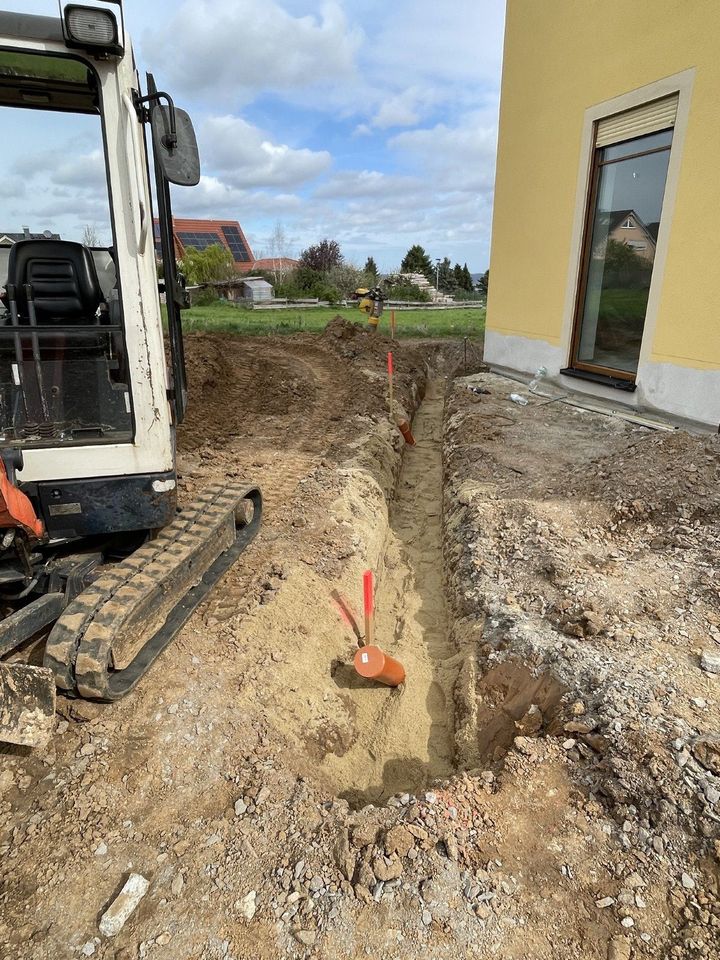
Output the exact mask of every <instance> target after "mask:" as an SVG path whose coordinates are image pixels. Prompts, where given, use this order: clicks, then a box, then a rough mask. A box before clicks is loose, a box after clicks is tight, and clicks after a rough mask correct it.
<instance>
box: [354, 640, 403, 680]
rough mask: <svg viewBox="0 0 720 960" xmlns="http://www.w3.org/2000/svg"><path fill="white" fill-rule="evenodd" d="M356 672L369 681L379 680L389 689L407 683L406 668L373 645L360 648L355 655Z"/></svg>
mask: <svg viewBox="0 0 720 960" xmlns="http://www.w3.org/2000/svg"><path fill="white" fill-rule="evenodd" d="M354 663H355V670H356V671H357V672H358V673H359V674H360V676H361V677H365V678H366V679H367V680H377V681H378V683H384V684H385V685H386V686H388V687H399V686H400V684H401V683H405V668H404V667H403V665H402V664H401V663H400V662H399V661H398V660H395V659H394V658H393V657H390V656H388V654H387V653H383V652H382V650H381V649H380V648H379V647H375V646H373V645H370V646H366V647H360V649H359V650H358V651H357V653H356V654H355V660H354Z"/></svg>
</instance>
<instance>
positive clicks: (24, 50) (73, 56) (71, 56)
mask: <svg viewBox="0 0 720 960" xmlns="http://www.w3.org/2000/svg"><path fill="white" fill-rule="evenodd" d="M1 53H20V54H27V55H32V56H38V57H51V58H54V59H60V60H75V61H77V62H80V63H82V64H83V66H84V67H86V68H87V69H88V71H89V72H90V73H91V74H92V75H93V77H94V79H95V83H96V89H97V98H98V112H97V114H95V113H94V112H93V113H91V112H89V111H81V110H67V109H62V108H58V109H48V108H47V106H45V105H40V104H37V105H36V104H29V103H28V104H26V105H24V106H22V107H13V106H10V105H7V109H9V110H33V111H38V112H43V113H64V114H74V115H77V116H95V115H97V116H98V118H99V120H100V133H101V137H102V147H103V165H104V167H105V184H106V186H107V200H108V212H109V215H110V235H111V238H112V245H111V249H115V250H116V249H117V237H118V232H117V222H116V217H115V198H114V194H113V183H112V177H111V175H110V159H109V141H108V131H107V125H106V122H105V103H104V97H103V85H102V79H101V77H100V74H99V73H98V71H97V70H96V69H95V65H94V64H93V63H92V62H91V61H90V60H89V59H88V58H87V57H84V56H82V55H81V53H80V51H77V52H70V51H68V52H65V51H59V50H52V49H46V50H40V49H36V48H34V47H33V48H28V47H18V46H14V45H12V44H0V54H1ZM3 106H5V105H3ZM103 249H105V248H103ZM115 267H116V275H115V282H116V284H117V291H118V302H119V307H120V324H119V326H120V333H121V335H122V339H123V348H124V350H125V352H126V356H127V362H128V371H127V379H128V382H127V396H128V397H129V401H130V410H129V414H130V431H129V434H130V436H129V439H128V440H120V441H118V439H117V438H116V437H108V438H107V439H106V440H96V441H93V442H92V443H91V444H88V442H87V440H77V441H75V440H70V441H66V442H64V443H63V444H62V449H66V448H70V447H86V446H91V447H92V448H101V447H103V446H112V445H117V444H118V443H120V444H134V443H135V441H136V438H137V421H136V417H135V393H134V390H133V386H134V384H133V377H132V368H131V365H130V358H129V355H128V338H127V324H126V318H125V297H124V294H123V277H122V271H121V270H120V263H119V260H116V261H115ZM48 448H58V443H57V441H56V440H55V441H53V440H48V441H47V442H46V443H43V442H38V443H33V444H32V446H24V445H23V446H22V449H23V450H31V449H32V450H42V449H48Z"/></svg>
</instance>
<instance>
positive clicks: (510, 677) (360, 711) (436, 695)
mask: <svg viewBox="0 0 720 960" xmlns="http://www.w3.org/2000/svg"><path fill="white" fill-rule="evenodd" d="M445 388H446V383H445V381H444V380H441V379H431V380H430V381H428V384H427V389H426V393H425V397H424V399H423V401H422V403H421V404H420V406H419V408H418V410H417V412H416V414H415V417H414V419H413V424H412V429H413V434H414V436H415V439H416V445H415V446H414V447H407V448H406V449H405V452H404V456H403V460H402V465H401V468H400V473H399V476H398V479H397V483H396V485H395V489H394V494H393V496H392V498H391V500H390V502H389V504H388V506H387V530H386V534H385V538H384V542H383V543H382V545H381V547H380V551H379V560H378V564H377V573H378V578H377V592H376V624H375V642H376V643H377V645H378V646H380V647H381V648H382V649H383V650H384V651H385V652H386V653H389V654H390V655H391V656H393V657H394V658H395V659H397V660H400V662H401V663H402V664H403V666H404V667H405V670H406V675H407V680H406V683H405V684H404V685H403V686H402V687H400V688H398V689H397V690H392V689H389V688H387V687H383V686H381V685H379V684H375V683H372V682H370V681H365V680H363V679H361V678H360V677H358V676H357V675H356V674H355V672H354V669H353V667H352V662H351V658H352V652H348V653H347V654H346V655H345V656H344V657H342V658H340V659H339V660H338V661H337V662H336V664H335V666H334V669H333V671H332V672H333V679H334V681H335V683H336V685H337V686H338V687H339V688H340V691H339V692H340V696H341V697H342V699H343V701H344V703H345V706H346V709H347V713H348V715H349V717H350V722H351V727H352V735H351V736H349V737H347V738H346V739H345V741H344V743H343V745H342V748H341V749H336V750H330V751H329V752H328V753H326V755H325V756H324V757H322V760H321V768H322V771H323V773H324V774H325V776H326V777H327V778H328V779H329V780H330V782H331V783H332V785H333V787H334V789H335V792H336V793H337V794H338V795H339V796H341V797H342V798H344V799H346V800H347V801H348V802H349V803H350V805H351V806H352V807H355V808H357V807H362V806H364V805H366V804H369V803H371V804H374V805H380V804H383V803H384V802H386V801H387V800H388V799H389V798H390V797H392V796H393V795H397V794H402V793H406V792H407V793H418V792H420V791H422V790H423V789H426V788H427V787H428V786H429V785H430V784H432V783H434V782H437V781H440V780H444V779H446V778H449V777H450V776H452V774H453V773H455V772H458V771H460V770H480V769H485V768H488V767H491V766H493V765H494V764H497V763H498V762H501V761H502V760H503V758H504V757H505V754H506V753H507V751H508V750H509V749H510V748H511V747H512V744H513V741H514V739H515V737H516V736H518V735H520V734H525V735H530V736H536V735H538V734H539V733H540V732H541V727H543V728H544V729H545V730H547V729H548V724H550V723H551V721H552V718H553V717H554V715H555V713H556V711H557V707H558V704H559V702H560V700H561V698H562V696H563V694H564V693H565V688H564V687H563V686H562V684H560V683H558V682H557V680H556V679H555V678H554V677H552V676H551V675H550V674H549V673H547V672H540V673H539V674H538V673H536V672H535V671H533V670H532V669H530V668H529V667H528V666H527V665H526V664H524V663H523V662H521V661H520V660H518V659H514V658H513V659H507V660H501V661H500V662H488V661H487V660H486V656H485V654H484V653H483V646H484V644H485V643H486V641H487V639H488V637H489V634H487V635H486V630H485V624H484V623H483V622H482V621H481V620H478V619H476V618H473V617H470V618H466V619H464V620H457V619H455V617H456V612H455V611H456V609H457V607H458V604H454V603H453V602H452V599H451V598H452V597H453V596H455V594H457V592H458V590H460V592H461V593H462V591H463V585H462V584H458V583H457V582H454V580H453V571H452V563H453V559H452V558H453V550H454V547H455V546H456V531H455V530H454V522H453V521H454V518H455V514H456V511H457V510H458V509H462V508H459V507H458V504H457V503H455V502H452V501H451V502H450V503H449V502H448V498H447V496H446V494H447V491H445V490H444V469H443V431H444V429H445V427H446V424H445ZM444 501H445V511H446V516H445V517H443V502H444ZM377 521H378V524H380V522H381V519H380V516H378V517H377ZM448 564H450V565H451V566H450V567H448V566H447V565H448ZM455 579H457V578H455ZM453 591H454V592H453ZM490 633H493V630H492V629H491V630H490ZM538 721H540V722H538Z"/></svg>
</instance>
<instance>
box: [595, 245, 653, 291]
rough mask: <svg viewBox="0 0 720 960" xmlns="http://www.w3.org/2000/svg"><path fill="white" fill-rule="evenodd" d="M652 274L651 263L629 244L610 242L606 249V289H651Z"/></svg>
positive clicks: (604, 281)
mask: <svg viewBox="0 0 720 960" xmlns="http://www.w3.org/2000/svg"><path fill="white" fill-rule="evenodd" d="M651 274H652V264H651V263H650V261H649V260H646V259H645V257H642V256H641V255H640V254H639V253H638V252H637V251H636V250H634V249H633V248H632V247H631V246H630V245H629V244H627V243H622V242H621V241H620V240H608V242H607V246H606V248H605V271H604V275H603V286H604V287H630V288H635V289H640V288H642V287H649V286H650V276H651Z"/></svg>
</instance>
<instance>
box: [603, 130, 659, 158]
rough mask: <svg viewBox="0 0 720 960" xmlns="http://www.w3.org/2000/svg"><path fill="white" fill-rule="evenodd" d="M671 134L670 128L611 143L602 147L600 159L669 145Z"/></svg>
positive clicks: (625, 155) (618, 156)
mask: <svg viewBox="0 0 720 960" xmlns="http://www.w3.org/2000/svg"><path fill="white" fill-rule="evenodd" d="M672 134H673V132H672V130H662V131H661V132H660V133H648V134H647V135H646V136H644V137H636V138H635V139H634V140H624V141H623V142H622V143H613V144H611V145H610V146H609V147H605V148H604V150H603V152H602V160H603V161H607V160H619V159H620V158H621V157H629V156H630V155H631V154H633V153H643V152H644V151H646V150H657V149H658V148H659V147H669V146H670V144H671V143H672Z"/></svg>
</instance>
